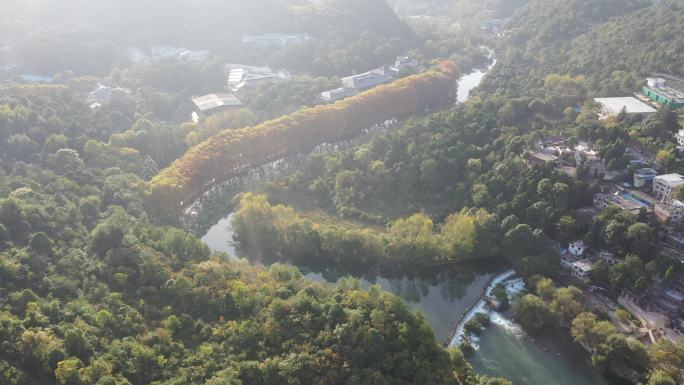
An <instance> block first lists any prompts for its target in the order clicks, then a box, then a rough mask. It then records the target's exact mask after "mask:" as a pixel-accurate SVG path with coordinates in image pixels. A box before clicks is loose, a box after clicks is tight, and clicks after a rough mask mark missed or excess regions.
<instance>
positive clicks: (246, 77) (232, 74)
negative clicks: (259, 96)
mask: <svg viewBox="0 0 684 385" xmlns="http://www.w3.org/2000/svg"><path fill="white" fill-rule="evenodd" d="M226 72H228V86H229V87H230V89H231V90H233V92H236V91H239V90H240V89H242V88H245V87H254V86H256V85H257V84H259V83H276V82H284V81H287V80H290V79H291V78H292V77H291V75H290V73H289V72H286V71H273V70H272V69H270V68H269V67H256V66H246V65H239V64H226Z"/></svg>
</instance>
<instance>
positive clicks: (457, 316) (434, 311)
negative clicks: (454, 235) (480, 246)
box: [202, 70, 617, 385]
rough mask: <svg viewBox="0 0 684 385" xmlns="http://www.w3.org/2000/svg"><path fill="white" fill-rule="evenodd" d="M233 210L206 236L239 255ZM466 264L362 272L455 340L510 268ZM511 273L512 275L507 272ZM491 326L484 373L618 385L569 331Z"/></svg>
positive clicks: (475, 360) (329, 277) (333, 277)
mask: <svg viewBox="0 0 684 385" xmlns="http://www.w3.org/2000/svg"><path fill="white" fill-rule="evenodd" d="M485 74H486V71H480V70H478V71H474V72H472V73H470V74H467V75H464V76H463V77H462V78H461V79H459V87H458V90H457V102H458V103H462V102H464V101H466V100H467V99H468V97H469V95H470V92H471V91H472V89H473V88H475V87H477V86H478V85H479V83H480V81H481V80H482V78H483V77H484V75H485ZM231 218H232V214H230V215H228V216H227V217H225V218H223V219H221V220H220V221H219V222H218V223H216V224H215V225H213V226H212V227H211V228H210V229H209V230H208V231H207V232H206V234H205V235H204V236H203V237H202V240H203V241H204V242H205V243H206V244H207V245H208V246H209V247H210V248H211V249H213V250H215V251H220V252H225V253H226V254H228V256H229V257H230V258H231V259H234V260H237V259H238V255H237V254H238V252H237V249H236V247H235V245H234V243H233V241H232V235H233V234H232V230H231V226H230V220H231ZM485 265H486V266H477V265H460V266H458V267H453V268H446V269H445V268H441V269H439V271H427V272H420V273H414V274H412V275H411V276H408V275H404V276H391V277H385V276H382V275H380V274H374V273H368V274H365V275H364V276H357V278H358V279H359V280H360V281H361V284H362V286H363V287H366V288H367V287H369V286H371V285H373V284H377V285H380V286H381V287H382V288H383V289H385V290H387V291H389V292H391V293H394V294H396V295H398V296H400V297H402V298H403V299H404V300H405V301H406V302H407V303H408V304H409V306H410V307H411V308H412V309H414V310H417V311H420V312H422V313H423V314H424V315H425V318H426V320H427V321H428V323H429V324H430V325H431V327H432V329H433V331H434V333H435V337H436V338H437V339H438V340H439V341H450V338H451V337H452V335H453V332H454V330H455V328H456V326H457V324H458V323H459V321H460V320H462V319H463V317H464V316H467V314H468V313H469V312H472V309H473V307H477V308H478V309H480V310H482V309H483V307H482V305H481V303H480V302H478V301H479V300H480V298H481V296H482V293H483V292H484V291H485V290H486V289H487V287H488V285H489V284H490V283H491V281H492V279H493V278H495V275H497V273H501V271H502V270H504V267H503V266H497V265H496V264H491V263H490V264H485ZM298 267H299V268H300V270H301V271H302V273H303V274H304V275H305V277H306V278H308V279H311V280H313V281H317V282H328V283H331V284H335V283H336V282H338V281H339V279H341V277H342V276H345V275H347V274H348V273H344V272H337V271H334V270H327V271H311V270H309V269H308V268H307V267H303V266H298ZM506 278H508V277H506ZM491 319H492V323H491V326H490V327H489V328H487V329H486V330H485V331H483V332H482V334H481V335H480V336H479V337H478V338H475V339H474V340H473V344H474V345H475V347H476V348H477V351H476V353H475V355H474V356H473V357H472V358H471V363H472V365H473V367H474V368H475V369H476V370H477V371H478V372H479V373H483V374H487V375H492V376H502V377H506V378H508V379H510V380H511V381H513V383H514V384H515V385H615V384H617V383H615V382H609V381H608V380H606V379H605V378H603V376H601V375H600V374H599V373H597V372H596V371H595V370H594V369H593V368H592V367H591V363H590V361H589V357H588V355H587V354H586V353H585V352H584V351H582V350H581V348H580V347H579V346H578V345H576V344H573V343H572V341H571V340H570V337H569V336H568V335H567V331H558V332H555V333H551V335H550V336H546V337H544V338H541V337H539V338H537V340H534V339H532V338H531V337H530V336H528V335H526V334H525V333H524V332H523V331H522V330H521V329H520V327H518V326H517V325H516V324H515V323H514V322H513V321H511V320H510V318H508V316H507V315H506V314H500V313H496V312H493V313H491Z"/></svg>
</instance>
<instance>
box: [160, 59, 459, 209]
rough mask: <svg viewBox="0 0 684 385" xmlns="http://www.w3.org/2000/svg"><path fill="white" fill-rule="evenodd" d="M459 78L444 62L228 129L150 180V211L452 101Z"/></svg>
mask: <svg viewBox="0 0 684 385" xmlns="http://www.w3.org/2000/svg"><path fill="white" fill-rule="evenodd" d="M456 76H457V70H456V68H455V67H454V64H453V63H451V62H441V63H440V64H439V66H438V67H436V68H435V69H433V70H430V71H426V72H424V73H421V74H418V75H413V76H409V77H406V78H402V79H399V80H396V81H394V82H392V83H389V84H385V85H381V86H378V87H375V88H373V89H371V90H369V91H366V92H363V93H361V94H359V95H356V96H353V97H350V98H347V99H344V100H342V101H339V102H337V103H335V104H330V105H322V106H317V107H314V108H305V109H302V110H300V111H297V112H295V113H293V114H291V115H287V116H283V117H280V118H277V119H274V120H271V121H268V122H265V123H262V124H259V125H257V126H253V127H248V128H244V129H239V130H234V129H228V130H224V131H222V132H220V133H219V134H217V135H215V136H213V137H211V138H209V139H208V140H206V141H204V142H202V143H200V144H198V145H196V146H194V147H192V148H191V149H190V150H189V151H188V152H187V153H186V154H185V155H184V156H182V157H181V158H180V159H178V160H176V161H175V162H173V163H172V164H171V165H170V166H169V167H168V168H166V169H164V170H162V172H161V173H160V174H159V175H157V176H156V177H155V178H154V179H153V180H152V182H151V184H150V188H149V192H148V195H149V202H150V203H151V209H152V210H153V211H154V212H156V213H159V214H160V215H161V214H162V213H164V211H167V210H168V209H169V208H171V207H177V206H178V205H179V204H181V202H183V200H186V201H187V200H188V199H190V198H191V197H192V196H193V195H195V194H198V193H201V192H202V191H203V189H205V188H206V187H207V185H208V184H210V183H212V182H220V181H221V180H222V179H223V178H226V177H227V176H228V175H230V174H231V173H235V172H239V171H241V170H245V169H247V168H249V167H250V166H254V165H257V164H263V163H266V162H267V161H268V160H275V159H278V158H281V157H283V156H286V155H289V154H294V153H297V152H301V151H306V150H308V149H311V148H313V147H314V146H316V145H317V144H319V143H321V142H331V141H335V140H339V139H343V138H345V137H349V136H352V135H354V134H355V133H356V132H358V131H360V130H362V129H365V128H368V127H370V126H372V125H374V124H376V123H379V122H383V121H385V120H387V119H390V118H395V117H404V116H408V115H411V114H415V113H420V112H422V111H423V110H424V109H426V108H428V107H434V106H436V105H440V104H442V103H444V102H445V101H446V100H449V95H450V94H451V93H452V91H453V80H454V79H455V77H456ZM185 203H188V202H185Z"/></svg>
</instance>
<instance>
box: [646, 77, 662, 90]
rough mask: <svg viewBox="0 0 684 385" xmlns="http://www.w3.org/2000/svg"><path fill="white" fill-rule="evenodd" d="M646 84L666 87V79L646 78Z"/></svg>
mask: <svg viewBox="0 0 684 385" xmlns="http://www.w3.org/2000/svg"><path fill="white" fill-rule="evenodd" d="M646 85H648V86H649V87H654V88H663V87H665V79H663V78H646Z"/></svg>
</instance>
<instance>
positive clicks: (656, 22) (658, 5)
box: [483, 0, 684, 96]
mask: <svg viewBox="0 0 684 385" xmlns="http://www.w3.org/2000/svg"><path fill="white" fill-rule="evenodd" d="M683 20H684V4H682V2H681V1H677V0H666V1H660V2H650V1H642V0H633V1H532V2H530V3H529V4H527V5H526V6H525V7H523V8H522V9H521V10H520V11H519V12H517V13H516V14H515V15H514V17H513V18H512V19H511V20H510V21H509V23H508V24H507V27H506V29H507V32H506V34H505V38H504V39H502V40H501V41H500V43H499V45H498V49H497V55H498V58H499V65H497V66H496V68H494V70H493V71H492V72H491V73H490V74H489V75H488V77H487V79H486V80H485V82H484V85H483V89H485V90H487V91H491V92H494V91H499V92H504V93H506V94H508V95H524V94H527V95H530V94H534V93H535V92H536V91H537V90H538V89H539V88H540V87H541V86H542V85H543V82H544V79H545V77H546V76H547V75H549V74H562V75H565V74H569V75H572V76H575V75H582V76H585V77H586V79H587V85H588V86H589V88H590V89H591V90H592V91H593V92H596V93H598V94H601V95H605V96H614V95H611V94H613V93H616V92H623V93H624V92H629V91H632V90H635V89H638V86H639V84H641V81H642V78H643V77H645V76H647V75H649V74H652V73H655V72H665V73H669V74H673V75H681V74H682V68H684V56H682V55H683V54H682V52H683V48H684V38H682V36H683V35H684V23H682V21H683Z"/></svg>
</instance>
